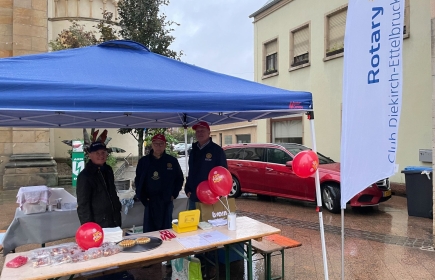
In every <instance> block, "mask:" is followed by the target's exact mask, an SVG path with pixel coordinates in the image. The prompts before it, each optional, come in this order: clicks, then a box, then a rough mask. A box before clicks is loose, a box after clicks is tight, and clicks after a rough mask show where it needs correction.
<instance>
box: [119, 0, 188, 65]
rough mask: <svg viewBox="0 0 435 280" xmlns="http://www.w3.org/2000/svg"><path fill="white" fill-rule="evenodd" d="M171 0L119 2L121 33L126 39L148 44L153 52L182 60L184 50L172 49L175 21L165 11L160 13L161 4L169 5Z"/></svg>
mask: <svg viewBox="0 0 435 280" xmlns="http://www.w3.org/2000/svg"><path fill="white" fill-rule="evenodd" d="M168 4H169V0H123V1H120V2H119V4H118V10H119V17H120V21H119V24H120V26H121V30H120V34H121V36H122V37H123V38H124V39H127V40H133V41H136V42H139V43H141V44H143V45H145V46H147V47H148V48H149V49H150V50H151V51H152V52H154V53H158V54H161V55H164V56H167V57H171V58H174V59H177V60H180V57H181V56H182V55H183V52H182V51H180V52H179V53H177V52H176V51H173V50H170V49H169V46H170V45H171V43H172V42H173V41H174V40H175V37H174V36H172V35H170V34H171V32H172V31H174V29H173V28H171V26H172V25H174V24H175V25H179V24H178V23H176V22H174V21H167V20H166V15H165V14H164V13H161V14H159V12H160V6H162V5H166V6H167V5H168Z"/></svg>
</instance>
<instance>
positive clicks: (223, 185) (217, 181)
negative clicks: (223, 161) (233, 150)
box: [208, 166, 233, 196]
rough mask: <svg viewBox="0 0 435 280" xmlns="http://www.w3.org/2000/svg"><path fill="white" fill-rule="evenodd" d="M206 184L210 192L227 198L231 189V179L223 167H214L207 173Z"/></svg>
mask: <svg viewBox="0 0 435 280" xmlns="http://www.w3.org/2000/svg"><path fill="white" fill-rule="evenodd" d="M208 183H209V185H210V189H211V191H212V192H214V193H215V194H217V195H220V196H227V195H229V194H230V192H231V189H232V187H233V177H231V173H230V172H229V171H228V169H226V168H225V167H222V166H216V167H214V168H213V169H212V170H210V173H208Z"/></svg>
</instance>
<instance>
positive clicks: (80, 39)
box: [48, 21, 97, 51]
mask: <svg viewBox="0 0 435 280" xmlns="http://www.w3.org/2000/svg"><path fill="white" fill-rule="evenodd" d="M96 43H97V38H96V37H95V34H94V32H93V31H85V26H84V25H80V24H78V23H77V22H75V21H73V22H72V24H71V26H70V27H69V28H68V29H64V30H62V31H61V32H60V34H59V35H58V36H57V38H56V39H54V40H52V41H50V42H49V43H48V45H49V46H50V47H51V49H52V50H53V51H60V50H65V49H75V48H80V47H86V46H92V45H95V44H96Z"/></svg>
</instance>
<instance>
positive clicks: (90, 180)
mask: <svg viewBox="0 0 435 280" xmlns="http://www.w3.org/2000/svg"><path fill="white" fill-rule="evenodd" d="M76 193H77V204H78V207H77V214H78V216H79V220H80V223H81V224H84V223H87V222H94V223H97V224H99V225H100V226H101V227H102V228H107V227H118V226H119V227H121V208H122V205H121V202H119V198H118V195H117V193H116V187H115V178H114V176H113V170H112V168H111V167H110V166H109V165H107V164H104V165H103V166H102V167H100V166H97V165H95V164H93V163H92V161H91V160H89V161H88V163H87V164H86V166H85V169H83V170H82V172H80V174H79V176H78V177H77V189H76Z"/></svg>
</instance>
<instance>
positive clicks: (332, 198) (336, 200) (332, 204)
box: [322, 185, 340, 213]
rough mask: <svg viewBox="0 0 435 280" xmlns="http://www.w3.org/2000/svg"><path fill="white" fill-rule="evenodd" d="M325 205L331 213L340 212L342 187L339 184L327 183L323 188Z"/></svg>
mask: <svg viewBox="0 0 435 280" xmlns="http://www.w3.org/2000/svg"><path fill="white" fill-rule="evenodd" d="M322 202H323V206H324V207H325V208H326V209H328V211H329V212H331V213H339V212H340V188H339V187H338V186H337V185H325V186H324V187H323V188H322Z"/></svg>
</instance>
